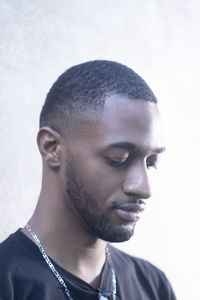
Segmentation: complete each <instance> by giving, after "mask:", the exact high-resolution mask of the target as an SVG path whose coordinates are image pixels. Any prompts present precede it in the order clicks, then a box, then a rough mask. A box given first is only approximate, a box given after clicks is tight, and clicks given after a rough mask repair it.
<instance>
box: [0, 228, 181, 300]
mask: <svg viewBox="0 0 200 300" xmlns="http://www.w3.org/2000/svg"><path fill="white" fill-rule="evenodd" d="M109 248H110V253H111V257H112V262H113V267H114V269H115V272H116V278H117V296H118V298H119V299H120V300H175V299H176V298H175V295H174V293H173V291H172V288H171V285H170V283H169V281H168V280H167V279H166V277H165V275H164V273H163V272H162V271H160V270H159V269H157V268H156V267H155V266H153V265H151V264H150V263H148V262H147V261H145V260H142V259H139V258H135V257H132V256H129V255H127V254H125V253H123V252H121V251H119V250H118V249H116V248H114V247H112V246H110V245H109ZM52 262H53V263H54V266H55V268H56V269H57V271H58V272H59V273H60V275H61V276H62V278H63V279H64V281H65V282H66V284H67V286H68V288H69V290H70V293H71V295H72V297H73V299H74V300H97V299H98V289H95V288H93V287H92V286H90V285H89V284H87V283H86V282H85V281H83V280H81V279H80V278H78V277H76V276H75V275H73V274H71V273H69V272H68V271H67V270H65V269H63V268H62V267H60V266H59V265H58V264H56V262H54V261H53V260H52ZM111 282H112V279H111V271H110V267H109V265H108V263H107V262H106V263H105V265H104V268H103V272H102V278H101V284H100V289H101V290H104V291H110V290H112V287H111ZM65 299H67V296H66V294H65V293H64V289H63V287H62V286H61V285H60V283H59V281H58V279H57V278H56V277H55V275H54V274H53V273H52V271H51V270H50V269H49V266H48V265H47V263H46V262H45V260H44V258H43V257H42V255H41V253H40V251H39V249H38V247H37V246H36V245H35V244H34V243H33V242H32V241H31V240H30V239H29V238H28V237H26V235H25V234H23V233H22V232H21V230H20V229H19V230H17V232H15V233H14V234H12V235H11V236H9V237H8V238H7V239H6V240H5V241H4V242H3V243H1V244H0V300H65Z"/></svg>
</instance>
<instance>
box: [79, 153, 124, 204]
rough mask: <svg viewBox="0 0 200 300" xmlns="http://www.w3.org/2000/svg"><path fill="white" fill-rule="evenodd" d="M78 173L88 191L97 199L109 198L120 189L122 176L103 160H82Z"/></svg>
mask: <svg viewBox="0 0 200 300" xmlns="http://www.w3.org/2000/svg"><path fill="white" fill-rule="evenodd" d="M78 172H79V174H80V176H81V178H82V180H83V182H84V184H85V185H86V187H87V189H88V191H89V192H90V193H91V194H93V195H95V197H96V198H101V199H102V198H108V197H110V196H111V195H112V194H113V193H115V192H116V190H118V189H119V187H120V185H121V184H120V182H121V178H120V174H118V173H117V172H116V171H114V169H113V170H112V168H111V167H110V166H108V165H107V164H106V163H105V162H103V160H102V159H97V158H93V157H91V158H90V159H88V160H86V159H82V160H81V162H80V164H79V167H78Z"/></svg>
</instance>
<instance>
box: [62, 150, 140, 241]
mask: <svg viewBox="0 0 200 300" xmlns="http://www.w3.org/2000/svg"><path fill="white" fill-rule="evenodd" d="M67 157H68V159H67V162H66V172H65V174H66V192H67V194H68V196H69V199H70V201H71V202H72V204H73V206H74V208H75V210H76V211H77V212H78V215H79V216H80V218H81V219H82V220H83V222H84V224H85V225H86V227H87V230H88V231H89V232H90V234H92V235H94V236H96V237H98V238H100V239H102V240H104V241H107V242H124V241H127V240H129V239H130V237H131V236H132V235H133V233H134V225H133V226H132V228H131V229H130V228H129V229H128V228H126V227H125V226H123V225H117V224H112V222H111V220H109V217H108V215H109V214H108V211H107V214H106V212H104V213H101V212H100V209H99V207H98V201H97V199H95V197H93V196H92V195H91V194H90V193H89V192H88V191H87V189H86V187H85V186H84V184H83V181H82V180H81V178H80V176H79V174H78V172H77V170H76V168H75V163H74V158H73V155H72V154H71V153H68V155H67Z"/></svg>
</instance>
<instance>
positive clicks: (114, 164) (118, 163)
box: [107, 155, 132, 168]
mask: <svg viewBox="0 0 200 300" xmlns="http://www.w3.org/2000/svg"><path fill="white" fill-rule="evenodd" d="M131 158H132V157H131V155H129V156H128V157H127V159H126V160H125V161H123V162H117V161H114V160H112V159H111V158H107V160H108V162H109V164H110V165H111V166H112V167H115V168H122V167H125V166H126V165H127V163H128V162H129V161H130V160H131Z"/></svg>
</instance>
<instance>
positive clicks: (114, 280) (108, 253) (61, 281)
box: [26, 224, 117, 300]
mask: <svg viewBox="0 0 200 300" xmlns="http://www.w3.org/2000/svg"><path fill="white" fill-rule="evenodd" d="M26 229H27V230H28V232H29V233H30V234H31V236H32V237H33V239H34V240H35V242H36V244H37V246H38V248H39V250H40V252H41V254H42V256H43V257H44V259H45V261H46V263H47V265H48V266H49V268H50V269H51V271H52V272H53V274H54V275H55V277H56V278H57V279H58V281H59V282H60V284H61V285H62V286H63V288H64V291H65V294H66V295H67V297H68V299H70V300H74V299H73V298H72V296H71V294H70V291H69V289H68V287H67V285H66V283H65V281H64V279H63V278H62V277H61V276H60V274H59V273H58V271H57V270H56V268H55V267H54V265H53V263H52V262H51V260H50V258H49V257H48V255H47V253H46V252H45V250H44V248H43V247H42V245H41V243H40V240H39V238H38V237H37V235H36V234H35V233H34V232H33V231H32V229H31V227H30V225H29V224H27V225H26ZM106 258H107V261H108V263H109V266H110V269H111V274H112V299H113V300H116V293H117V283H116V274H115V270H114V268H113V265H112V260H111V255H110V251H109V249H108V247H106ZM105 293H106V292H105ZM99 299H100V300H101V299H102V300H103V299H109V298H107V296H106V295H105V296H104V293H102V294H101V292H99Z"/></svg>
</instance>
